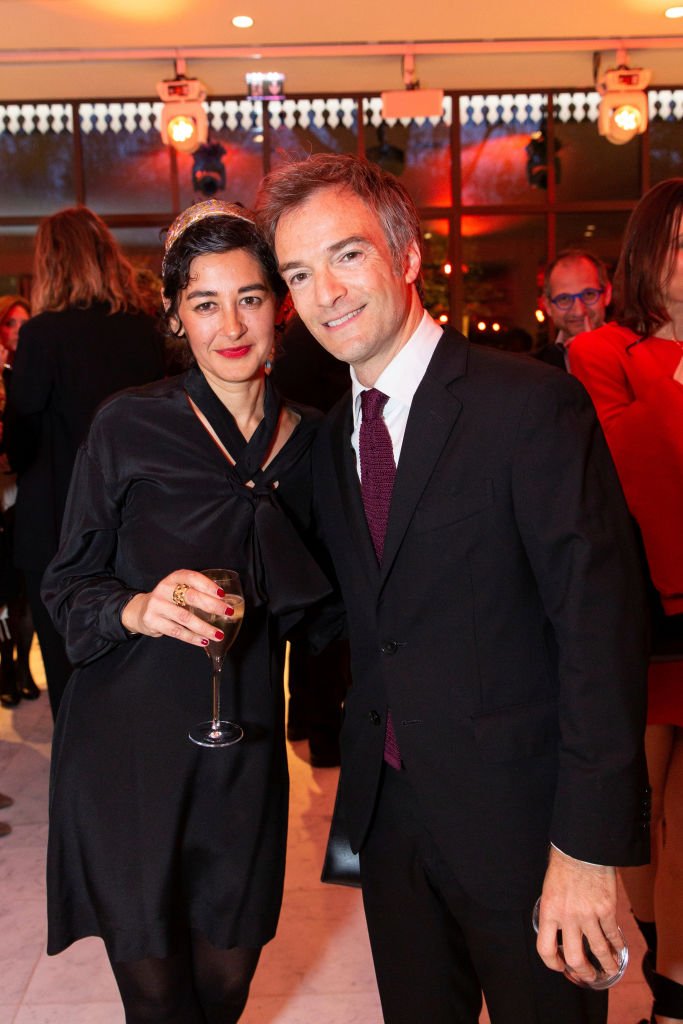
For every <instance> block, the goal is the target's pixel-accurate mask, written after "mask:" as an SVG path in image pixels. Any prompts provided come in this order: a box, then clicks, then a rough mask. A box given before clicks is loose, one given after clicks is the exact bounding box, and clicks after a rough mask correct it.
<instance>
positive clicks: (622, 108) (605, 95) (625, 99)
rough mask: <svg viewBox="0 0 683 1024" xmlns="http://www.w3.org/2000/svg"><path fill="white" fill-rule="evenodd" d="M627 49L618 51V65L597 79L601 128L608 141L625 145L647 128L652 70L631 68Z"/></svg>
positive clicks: (600, 130)
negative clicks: (648, 89) (648, 97)
mask: <svg viewBox="0 0 683 1024" xmlns="http://www.w3.org/2000/svg"><path fill="white" fill-rule="evenodd" d="M627 60H628V57H627V54H626V51H625V50H619V51H618V53H617V61H618V67H616V68H611V69H610V70H609V71H605V72H604V73H603V74H602V75H601V76H600V77H599V79H598V81H597V82H596V88H597V90H598V92H599V93H600V95H601V96H602V99H601V101H600V109H599V111H598V131H599V133H600V135H603V136H604V137H605V138H606V139H607V141H608V142H612V143H613V144H614V145H615V146H623V145H624V143H626V142H630V141H631V139H632V138H634V137H635V136H636V135H641V134H642V133H643V132H644V131H645V129H646V128H647V93H646V92H645V89H646V88H647V86H648V85H649V83H650V79H651V78H652V72H651V71H650V70H648V69H647V68H630V67H628V64H627Z"/></svg>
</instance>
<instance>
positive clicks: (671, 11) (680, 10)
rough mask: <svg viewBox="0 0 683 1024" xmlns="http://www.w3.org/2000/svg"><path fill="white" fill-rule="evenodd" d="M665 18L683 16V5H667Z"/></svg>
mask: <svg viewBox="0 0 683 1024" xmlns="http://www.w3.org/2000/svg"><path fill="white" fill-rule="evenodd" d="M664 17H665V18H683V7H667V9H666V10H665V11H664Z"/></svg>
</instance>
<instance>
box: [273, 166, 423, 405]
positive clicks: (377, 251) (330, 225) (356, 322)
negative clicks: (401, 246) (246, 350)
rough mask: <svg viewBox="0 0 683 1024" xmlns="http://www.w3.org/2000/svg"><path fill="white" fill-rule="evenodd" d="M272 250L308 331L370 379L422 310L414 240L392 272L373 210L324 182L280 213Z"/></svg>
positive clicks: (409, 331) (365, 379) (364, 378)
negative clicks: (399, 269) (303, 199)
mask: <svg viewBox="0 0 683 1024" xmlns="http://www.w3.org/2000/svg"><path fill="white" fill-rule="evenodd" d="M275 251H276V254H277V259H278V263H279V265H280V272H281V274H282V276H283V278H284V280H285V281H286V283H287V285H288V287H289V289H290V292H291V295H292V300H293V302H294V305H295V307H296V311H297V313H298V314H299V316H300V317H301V319H302V320H303V322H304V323H305V325H306V327H307V328H308V329H309V331H310V332H311V334H313V336H314V337H315V338H316V339H317V340H318V341H319V342H320V344H321V345H322V346H323V347H324V348H326V349H327V351H328V352H330V353H331V354H332V355H333V356H335V357H336V358H337V359H341V360H343V361H344V362H346V363H351V365H352V366H353V367H354V369H355V370H356V373H357V374H358V378H359V380H360V381H361V383H363V384H365V385H366V386H370V385H372V384H374V382H375V381H376V380H377V377H378V376H379V374H380V373H381V372H382V370H383V369H384V367H385V366H387V365H388V363H390V362H391V360H392V359H393V357H394V356H395V355H396V353H397V352H398V351H399V349H401V348H402V347H403V345H404V344H405V343H406V341H407V340H408V339H409V338H410V336H411V334H412V333H413V331H414V330H415V329H416V327H417V325H418V324H419V322H420V320H421V318H422V304H421V302H420V299H419V297H418V294H417V290H416V288H415V287H414V282H415V280H416V278H417V276H418V274H419V270H420V254H419V249H418V246H417V244H415V243H413V244H412V245H411V246H410V247H409V249H408V252H407V253H406V254H405V257H404V260H403V266H402V268H401V271H400V272H399V273H397V271H396V267H395V265H394V260H393V258H392V254H391V252H390V250H389V245H388V243H387V240H386V238H385V235H384V231H383V229H382V225H381V224H380V222H379V219H378V218H377V216H376V214H375V213H374V211H373V210H372V209H371V208H370V207H369V206H367V205H366V203H364V202H363V200H361V199H359V198H358V196H356V195H354V194H353V193H352V192H350V191H348V190H347V189H339V188H336V187H331V186H328V187H326V188H323V189H320V190H318V191H317V192H314V193H313V194H312V195H311V196H309V198H308V199H307V200H306V201H305V202H304V203H302V204H301V205H300V206H297V207H294V208H292V209H291V210H289V211H288V212H287V213H285V214H283V216H282V217H281V218H280V221H279V223H278V226H277V229H276V232H275Z"/></svg>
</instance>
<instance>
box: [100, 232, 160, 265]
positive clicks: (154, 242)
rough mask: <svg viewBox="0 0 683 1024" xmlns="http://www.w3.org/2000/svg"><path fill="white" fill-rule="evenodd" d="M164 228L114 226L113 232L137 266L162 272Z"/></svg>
mask: <svg viewBox="0 0 683 1024" xmlns="http://www.w3.org/2000/svg"><path fill="white" fill-rule="evenodd" d="M164 233H165V229H164V228H112V234H113V235H114V237H115V238H116V240H117V242H118V243H119V245H120V246H121V248H122V249H123V251H124V252H125V254H126V256H127V257H128V259H129V260H130V261H131V263H133V264H134V265H135V266H136V267H149V268H150V269H151V270H153V271H154V273H155V274H158V273H160V272H161V257H162V256H163V253H164V241H163V239H164Z"/></svg>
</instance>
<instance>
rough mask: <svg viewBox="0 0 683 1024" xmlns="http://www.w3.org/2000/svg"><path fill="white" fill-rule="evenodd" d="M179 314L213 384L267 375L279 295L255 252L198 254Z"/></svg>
mask: <svg viewBox="0 0 683 1024" xmlns="http://www.w3.org/2000/svg"><path fill="white" fill-rule="evenodd" d="M178 317H179V319H180V322H181V324H182V327H183V328H184V331H185V334H186V335H187V339H188V342H189V345H190V348H191V349H192V354H193V356H194V357H195V359H196V360H197V365H198V366H199V368H200V369H201V371H202V372H203V374H204V376H205V377H206V378H207V380H208V381H209V383H210V384H213V385H220V384H221V383H223V384H225V383H240V382H243V381H249V380H254V379H257V378H259V377H262V376H263V373H264V369H263V368H264V364H265V361H266V359H267V358H268V356H269V355H270V354H271V352H272V349H273V340H274V336H275V335H274V323H275V295H274V294H273V292H272V290H271V288H270V285H269V284H268V279H267V277H266V274H265V271H264V270H263V267H262V266H261V264H260V263H259V261H258V260H257V259H256V258H255V257H254V256H252V255H251V253H249V252H247V251H246V250H245V249H233V250H231V251H230V252H223V253H211V254H209V255H206V256H196V257H195V258H194V259H193V260H192V263H191V264H190V278H189V282H188V286H187V288H186V289H185V290H184V291H183V292H181V295H180V301H179V303H178Z"/></svg>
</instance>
